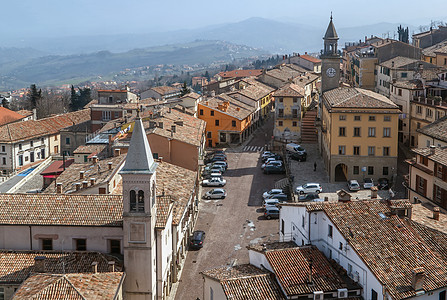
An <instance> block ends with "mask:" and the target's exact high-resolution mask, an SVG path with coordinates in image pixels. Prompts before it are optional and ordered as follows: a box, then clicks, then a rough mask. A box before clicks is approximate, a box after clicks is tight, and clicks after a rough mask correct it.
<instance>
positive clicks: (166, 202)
mask: <svg viewBox="0 0 447 300" xmlns="http://www.w3.org/2000/svg"><path fill="white" fill-rule="evenodd" d="M172 204H173V199H172V198H171V197H170V196H157V219H156V221H155V227H157V228H165V227H166V222H167V221H168V219H169V215H170V214H171V210H172Z"/></svg>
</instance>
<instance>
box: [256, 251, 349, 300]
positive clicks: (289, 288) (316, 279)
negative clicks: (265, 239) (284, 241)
mask: <svg viewBox="0 0 447 300" xmlns="http://www.w3.org/2000/svg"><path fill="white" fill-rule="evenodd" d="M265 256H266V258H267V260H268V262H269V263H270V265H271V266H272V268H273V272H274V273H275V275H276V278H277V279H278V282H279V284H280V285H281V287H282V289H283V290H284V292H285V293H286V295H287V296H288V297H291V296H294V295H302V294H309V293H313V292H317V291H335V290H337V289H342V288H344V287H345V282H344V281H343V280H342V278H341V277H340V275H338V273H337V272H335V270H334V269H333V268H332V267H331V265H330V263H329V261H328V260H327V258H326V257H325V256H324V254H323V253H321V252H320V250H318V248H316V247H315V246H309V247H299V248H289V249H281V250H270V251H266V252H265ZM310 261H312V282H313V284H312V285H310V284H308V279H309V272H310V267H309V264H310Z"/></svg>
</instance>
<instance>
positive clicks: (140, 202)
mask: <svg viewBox="0 0 447 300" xmlns="http://www.w3.org/2000/svg"><path fill="white" fill-rule="evenodd" d="M137 211H141V212H144V191H142V190H139V191H138V202H137Z"/></svg>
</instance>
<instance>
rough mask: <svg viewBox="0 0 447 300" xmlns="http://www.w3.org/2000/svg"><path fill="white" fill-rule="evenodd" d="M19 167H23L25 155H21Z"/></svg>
mask: <svg viewBox="0 0 447 300" xmlns="http://www.w3.org/2000/svg"><path fill="white" fill-rule="evenodd" d="M19 166H23V155H19Z"/></svg>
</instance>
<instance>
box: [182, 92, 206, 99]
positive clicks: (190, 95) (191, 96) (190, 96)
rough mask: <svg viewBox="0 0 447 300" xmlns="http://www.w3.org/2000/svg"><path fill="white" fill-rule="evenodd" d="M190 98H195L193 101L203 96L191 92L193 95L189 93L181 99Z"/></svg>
mask: <svg viewBox="0 0 447 300" xmlns="http://www.w3.org/2000/svg"><path fill="white" fill-rule="evenodd" d="M188 97H189V98H193V99H199V98H200V97H202V96H201V95H199V94H197V93H195V92H191V93H188V94H186V95H184V96H182V97H181V98H188Z"/></svg>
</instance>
